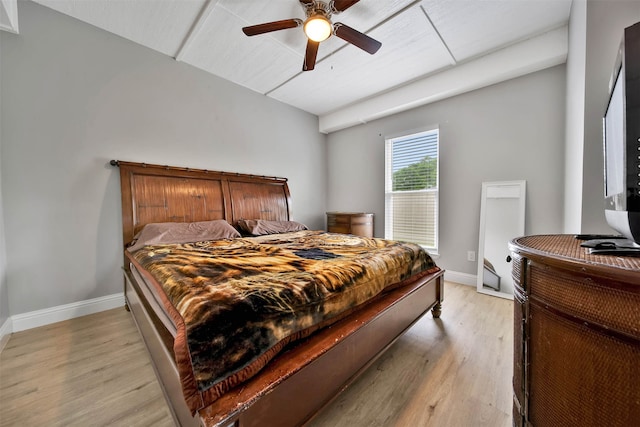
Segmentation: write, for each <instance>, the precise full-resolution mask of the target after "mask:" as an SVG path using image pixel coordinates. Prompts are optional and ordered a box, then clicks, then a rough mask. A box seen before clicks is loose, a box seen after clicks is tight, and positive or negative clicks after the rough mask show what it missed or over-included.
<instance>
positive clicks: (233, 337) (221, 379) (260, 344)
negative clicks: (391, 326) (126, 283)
mask: <svg viewBox="0 0 640 427" xmlns="http://www.w3.org/2000/svg"><path fill="white" fill-rule="evenodd" d="M131 258H133V259H134V261H133V262H134V263H135V264H138V268H139V269H140V267H142V268H141V270H144V275H146V276H147V277H149V278H153V280H152V282H154V286H156V287H157V288H158V289H162V291H163V292H161V297H162V298H163V299H164V304H165V306H166V309H167V311H168V312H169V315H170V316H171V317H172V318H173V320H174V322H176V324H177V326H178V334H177V336H176V338H175V341H174V353H175V356H176V362H177V366H178V371H179V373H180V378H181V382H182V386H183V391H184V394H185V400H186V402H187V404H188V406H189V407H190V408H191V410H192V411H193V412H194V413H195V412H196V411H197V410H198V409H200V408H202V407H204V406H206V405H209V404H210V403H212V402H213V401H215V400H216V399H217V398H219V397H220V396H221V395H223V394H224V393H226V392H227V391H228V390H229V389H231V388H232V387H234V386H236V385H238V384H240V383H241V382H243V381H245V380H246V379H248V378H250V377H251V376H253V375H255V373H257V372H258V371H259V370H260V369H261V368H263V367H264V366H265V365H266V364H267V363H268V361H269V360H270V359H272V358H273V357H274V356H275V355H276V354H277V353H278V352H279V351H280V350H281V349H282V348H283V347H284V346H285V345H286V344H287V343H289V342H291V341H293V340H296V339H300V338H302V337H305V336H308V335H309V334H311V333H312V332H313V331H315V330H317V329H318V328H321V327H324V326H326V325H328V324H330V323H333V322H335V321H337V320H338V319H340V318H341V317H344V315H346V314H348V313H349V312H350V311H352V310H353V309H354V308H355V307H357V306H359V305H361V304H363V303H364V302H366V301H367V300H370V299H371V298H373V297H375V296H376V295H378V294H380V293H381V292H382V291H383V290H385V289H388V288H389V287H390V286H393V285H397V284H399V283H402V282H403V281H405V280H406V279H408V278H410V277H412V276H415V275H418V274H428V273H432V272H435V271H437V270H439V268H438V267H437V266H436V265H435V263H434V262H433V260H432V259H431V257H430V256H429V255H428V254H427V253H426V252H425V251H424V250H422V249H421V248H420V247H419V246H417V245H414V244H407V243H400V242H395V241H388V240H382V239H375V238H374V239H372V238H365V237H356V236H351V235H344V234H333V233H325V232H322V231H300V232H295V233H284V234H277V235H269V236H260V237H249V238H239V239H231V240H214V241H207V242H197V243H187V244H169V245H156V246H145V247H143V248H142V249H140V250H138V251H136V252H134V253H133V254H132V256H131ZM165 296H166V298H165Z"/></svg>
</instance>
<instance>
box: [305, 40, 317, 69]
mask: <svg viewBox="0 0 640 427" xmlns="http://www.w3.org/2000/svg"><path fill="white" fill-rule="evenodd" d="M319 46H320V43H319V42H314V41H313V40H308V41H307V52H306V53H305V55H304V64H302V71H311V70H313V69H314V68H315V67H316V57H317V56H318V47H319Z"/></svg>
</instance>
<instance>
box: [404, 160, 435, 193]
mask: <svg viewBox="0 0 640 427" xmlns="http://www.w3.org/2000/svg"><path fill="white" fill-rule="evenodd" d="M437 172H438V159H434V158H431V157H429V156H426V157H425V158H423V159H422V160H421V161H419V162H418V163H413V164H411V165H409V166H405V167H404V168H402V169H399V170H397V171H396V172H394V174H393V191H411V190H426V189H429V188H436V186H437V176H438V175H437Z"/></svg>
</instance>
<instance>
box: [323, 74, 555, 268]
mask: <svg viewBox="0 0 640 427" xmlns="http://www.w3.org/2000/svg"><path fill="white" fill-rule="evenodd" d="M564 100H565V67H564V65H563V66H557V67H553V68H550V69H547V70H543V71H540V72H537V73H533V74H530V75H527V76H524V77H520V78H517V79H513V80H510V81H507V82H503V83H500V84H497V85H494V86H490V87H487V88H484V89H480V90H477V91H474V92H470V93H466V94H464V95H460V96H456V97H453V98H449V99H446V100H443V101H440V102H437V103H434V104H431V105H427V106H424V107H420V108H416V109H414V110H411V111H407V112H404V113H400V114H397V115H394V116H391V117H387V118H384V119H380V120H376V121H374V122H371V123H367V124H364V125H360V126H356V127H353V128H350V129H346V130H343V131H340V132H336V133H332V134H330V135H329V138H328V166H329V174H328V179H329V181H328V199H327V208H328V209H330V210H355V211H369V212H373V213H375V234H376V236H383V235H384V140H385V137H389V136H395V135H398V134H401V133H403V132H406V131H412V130H420V129H427V128H429V127H430V126H432V125H436V126H439V128H440V160H441V162H440V255H441V256H440V258H439V260H438V264H439V265H440V266H441V267H443V268H445V269H448V270H452V271H456V272H461V273H468V274H474V275H475V274H476V271H477V264H476V263H475V262H469V261H467V251H468V250H475V251H477V248H478V234H479V230H478V227H479V221H480V193H481V186H482V182H483V181H499V180H518V179H524V180H526V181H527V208H526V216H527V217H526V233H527V234H539V233H558V232H560V231H561V229H562V219H563V175H564V172H563V171H564V166H563V165H564V144H563V142H564V112H565V103H564Z"/></svg>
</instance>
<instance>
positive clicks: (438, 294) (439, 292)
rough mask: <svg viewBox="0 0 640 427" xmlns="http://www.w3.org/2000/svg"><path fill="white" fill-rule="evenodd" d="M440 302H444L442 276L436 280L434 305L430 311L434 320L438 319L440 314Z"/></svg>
mask: <svg viewBox="0 0 640 427" xmlns="http://www.w3.org/2000/svg"><path fill="white" fill-rule="evenodd" d="M442 301H444V275H440V276H439V277H438V278H437V279H436V305H434V306H433V308H432V309H431V314H433V318H434V319H439V318H440V314H442Z"/></svg>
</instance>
